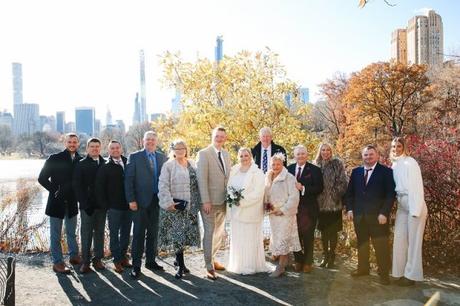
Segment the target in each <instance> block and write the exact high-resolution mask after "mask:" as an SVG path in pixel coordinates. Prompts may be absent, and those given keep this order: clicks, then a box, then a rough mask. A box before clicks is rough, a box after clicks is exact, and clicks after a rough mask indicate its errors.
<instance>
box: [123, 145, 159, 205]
mask: <svg viewBox="0 0 460 306" xmlns="http://www.w3.org/2000/svg"><path fill="white" fill-rule="evenodd" d="M155 158H156V165H157V173H156V177H157V180H156V181H157V184H158V181H159V177H160V174H161V168H162V167H163V164H164V163H165V162H166V160H167V157H166V156H165V155H164V154H163V153H161V152H158V151H155ZM125 192H126V200H127V201H128V203H129V202H137V204H138V205H139V206H141V207H144V208H147V207H149V206H150V204H151V203H152V200H153V196H154V195H155V193H154V190H153V170H152V168H151V167H150V162H149V159H148V157H147V153H146V150H145V149H144V150H140V151H137V152H134V153H131V154H130V155H129V157H128V163H127V164H126V169H125Z"/></svg>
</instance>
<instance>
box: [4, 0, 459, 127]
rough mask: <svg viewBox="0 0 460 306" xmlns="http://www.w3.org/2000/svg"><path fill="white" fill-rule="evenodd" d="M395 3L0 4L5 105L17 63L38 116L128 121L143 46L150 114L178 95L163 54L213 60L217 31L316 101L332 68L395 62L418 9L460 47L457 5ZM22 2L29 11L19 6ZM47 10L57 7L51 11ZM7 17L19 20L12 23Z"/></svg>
mask: <svg viewBox="0 0 460 306" xmlns="http://www.w3.org/2000/svg"><path fill="white" fill-rule="evenodd" d="M393 2H395V3H396V6H395V7H388V6H387V5H385V4H384V3H383V1H377V0H376V1H372V2H371V3H370V4H369V5H367V6H366V7H365V8H364V9H359V8H358V7H357V1H337V0H335V1H327V2H324V1H309V3H308V4H306V3H301V2H300V1H286V2H283V3H282V4H281V3H279V2H276V1H254V2H251V3H245V2H243V1H236V2H232V3H230V2H222V3H219V4H215V3H214V2H212V1H197V2H194V3H193V4H192V3H187V2H182V1H173V3H171V4H161V5H160V4H158V7H157V6H152V5H150V4H147V3H148V2H143V1H135V2H134V3H133V4H132V5H131V4H130V6H129V7H127V8H125V7H122V6H119V5H118V6H117V5H113V6H110V8H111V14H107V13H104V12H106V10H105V9H106V5H104V2H103V1H102V4H101V3H98V4H94V8H92V10H91V12H88V10H87V8H88V5H90V4H91V5H93V2H91V3H90V2H87V1H82V2H81V3H80V4H79V5H78V6H74V7H72V6H69V5H64V4H62V3H61V2H57V1H44V2H43V3H40V5H39V4H36V3H34V2H31V1H17V2H14V3H2V4H0V28H2V29H3V30H2V31H3V32H4V33H5V35H3V37H2V54H1V55H0V110H1V111H3V110H4V109H6V110H8V111H9V112H10V113H12V112H13V85H12V84H13V82H12V75H11V64H12V63H13V62H18V63H21V64H22V79H23V101H24V103H37V104H39V105H40V113H41V115H42V114H43V115H56V112H57V111H65V112H66V115H65V117H66V118H65V119H66V121H68V122H70V121H73V122H75V118H73V114H74V112H75V108H76V107H81V106H92V107H94V108H95V113H96V117H97V118H98V119H101V118H102V119H103V118H104V116H105V113H106V109H107V105H108V106H109V108H110V110H111V112H112V116H113V119H114V121H115V120H120V119H122V120H123V121H124V122H125V123H126V124H127V125H130V124H131V122H132V114H133V113H134V103H133V100H134V97H135V95H136V92H139V90H140V85H139V50H141V49H143V50H145V67H146V71H145V74H146V76H145V78H146V92H147V93H148V96H147V114H148V116H150V115H151V114H152V113H160V112H167V111H170V109H171V99H173V98H174V97H175V95H176V92H175V89H173V88H171V89H164V88H161V86H160V83H159V81H158V79H159V78H160V77H161V68H160V67H159V66H158V65H157V63H158V57H157V55H158V54H162V53H163V52H165V51H167V50H169V51H172V52H175V51H181V53H182V54H183V56H184V58H185V60H191V61H193V60H195V59H196V56H197V54H198V55H199V56H200V57H207V58H209V59H210V60H212V59H214V58H215V51H216V50H215V46H216V37H217V36H219V35H222V36H223V39H224V41H225V46H224V50H225V52H224V55H229V56H232V55H234V54H236V53H237V52H238V51H240V50H243V49H246V50H249V51H254V52H256V51H259V50H263V49H264V48H265V47H266V46H267V47H269V48H270V49H272V50H274V51H275V52H276V53H278V54H279V55H280V60H281V62H282V63H283V64H284V65H285V67H286V70H287V75H288V77H289V78H291V79H293V80H294V81H296V82H297V83H298V84H299V86H301V87H307V88H309V89H310V100H311V101H313V102H315V101H316V100H317V91H318V88H317V85H318V84H319V83H321V82H324V81H326V79H327V78H330V77H332V76H333V75H334V73H336V72H338V71H340V72H345V73H351V72H353V71H357V70H360V69H362V68H364V67H365V66H366V65H368V64H370V63H371V62H375V61H379V60H389V59H390V57H391V54H390V48H389V41H390V39H391V37H390V36H391V32H392V31H393V30H394V29H395V28H398V27H401V26H402V25H405V24H407V20H408V19H409V18H411V17H412V16H414V15H417V14H421V11H420V10H421V9H422V11H426V10H427V9H428V8H432V9H434V10H435V11H436V12H437V13H438V14H439V15H441V16H442V18H443V23H444V53H446V54H450V53H452V52H458V50H460V34H459V33H458V31H456V29H457V28H460V23H459V21H458V18H454V17H455V16H456V15H455V13H454V12H459V11H460V3H458V2H457V1H445V2H443V3H439V1H404V3H403V2H402V1H398V0H395V1H393ZM107 3H108V2H106V3H105V4H107ZM24 4H27V5H28V9H27V11H24V10H23V9H22V7H24ZM143 5H147V7H148V9H145V10H144V11H143V10H140V11H139V15H138V16H137V17H136V20H137V21H138V24H136V23H135V22H133V20H134V17H130V16H131V15H133V16H134V15H135V14H134V12H137V10H139V8H141V7H143ZM49 7H53V12H55V13H53V14H50V13H48V12H46V11H47V8H49ZM174 7H180V8H182V10H180V12H177V15H175V20H176V24H173V25H171V23H170V22H168V21H170V19H168V18H169V17H168V18H167V16H162V15H168V14H164V13H165V12H167V11H169V10H171V11H174V12H176V11H175V10H173V8H174ZM204 7H206V9H204ZM154 8H155V9H156V10H153V9H154ZM423 8H426V9H423ZM222 12H224V13H222ZM152 14H153V15H152ZM457 15H458V13H457ZM75 16H84V17H85V18H84V19H85V23H83V24H82V23H79V22H78V20H80V17H78V20H77V19H76V18H77V17H75ZM457 17H458V16H457ZM119 20H124V21H123V22H119ZM13 21H14V22H13ZM101 21H103V22H101ZM192 21H193V22H192ZM275 21H276V22H275ZM11 24H15V27H11V26H10V27H8V25H11ZM32 25H33V27H32ZM181 25H182V26H181ZM183 25H187V26H186V27H184V26H183ZM7 28H8V29H9V30H8V31H7V30H5V29H7ZM147 29H150V30H147ZM57 37H59V39H56V38H57Z"/></svg>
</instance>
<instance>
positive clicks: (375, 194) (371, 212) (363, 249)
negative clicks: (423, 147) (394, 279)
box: [345, 145, 396, 285]
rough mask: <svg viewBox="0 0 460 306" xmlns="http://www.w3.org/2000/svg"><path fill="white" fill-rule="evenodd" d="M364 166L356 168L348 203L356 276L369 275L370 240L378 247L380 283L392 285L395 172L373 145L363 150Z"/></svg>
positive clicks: (347, 197) (376, 248)
mask: <svg viewBox="0 0 460 306" xmlns="http://www.w3.org/2000/svg"><path fill="white" fill-rule="evenodd" d="M362 157H363V164H364V165H363V166H361V167H357V168H355V169H353V171H352V173H351V177H350V182H349V183H348V189H347V193H346V195H345V203H346V207H347V212H348V219H349V220H351V221H353V223H354V226H355V231H356V237H357V239H358V269H357V270H356V271H354V272H352V274H351V275H352V276H353V277H358V276H364V275H369V239H372V243H373V245H374V248H375V255H376V257H377V265H378V267H379V275H380V283H381V284H383V285H388V284H390V278H389V276H388V274H389V271H390V246H389V241H388V235H389V225H388V220H389V215H390V212H391V208H392V207H393V203H394V200H395V196H396V193H395V182H394V180H393V171H392V170H391V169H390V168H388V167H385V166H383V165H381V164H379V162H378V161H379V157H380V156H379V153H378V151H377V149H376V148H375V147H374V146H372V145H368V146H366V147H365V148H364V149H363V151H362Z"/></svg>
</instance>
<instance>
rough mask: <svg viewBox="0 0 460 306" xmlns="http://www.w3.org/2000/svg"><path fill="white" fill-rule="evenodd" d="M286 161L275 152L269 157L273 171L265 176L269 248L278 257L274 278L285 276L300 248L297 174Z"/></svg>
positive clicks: (280, 154)
mask: <svg viewBox="0 0 460 306" xmlns="http://www.w3.org/2000/svg"><path fill="white" fill-rule="evenodd" d="M284 160H285V156H284V155H283V154H282V153H277V154H274V155H273V156H272V157H271V160H270V161H271V170H270V171H268V172H267V174H266V177H265V203H267V204H266V205H267V210H269V211H270V228H271V236H270V251H271V253H272V255H273V256H275V257H278V258H279V261H278V265H277V267H276V270H275V271H273V273H271V274H270V276H271V277H279V276H281V275H283V274H284V271H285V268H286V265H287V263H288V255H289V253H290V252H297V251H300V250H301V247H300V241H299V232H298V230H297V218H296V214H297V207H298V205H299V191H298V190H297V189H296V187H295V183H296V179H295V177H294V176H293V175H292V174H290V173H289V172H288V170H287V169H286V168H285V167H284V165H283V163H284Z"/></svg>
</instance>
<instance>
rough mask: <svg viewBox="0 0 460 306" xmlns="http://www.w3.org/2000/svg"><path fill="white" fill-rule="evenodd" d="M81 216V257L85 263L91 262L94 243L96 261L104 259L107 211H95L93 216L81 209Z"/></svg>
mask: <svg viewBox="0 0 460 306" xmlns="http://www.w3.org/2000/svg"><path fill="white" fill-rule="evenodd" d="M80 216H81V228H80V233H81V234H80V235H81V256H82V258H83V263H86V264H89V263H90V262H91V243H93V253H94V259H96V260H99V259H102V258H104V231H105V219H106V216H107V210H106V209H95V210H94V212H93V213H92V214H91V215H88V214H87V213H86V211H85V210H83V209H80Z"/></svg>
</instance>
